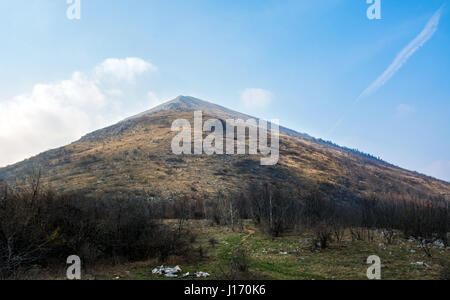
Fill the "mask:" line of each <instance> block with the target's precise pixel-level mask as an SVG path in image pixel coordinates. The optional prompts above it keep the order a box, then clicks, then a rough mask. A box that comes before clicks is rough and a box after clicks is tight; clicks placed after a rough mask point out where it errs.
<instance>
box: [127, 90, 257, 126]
mask: <svg viewBox="0 0 450 300" xmlns="http://www.w3.org/2000/svg"><path fill="white" fill-rule="evenodd" d="M181 111H202V112H203V113H204V114H209V115H212V116H215V117H218V118H223V119H226V118H233V119H245V120H246V119H249V118H252V117H251V116H248V115H245V114H242V113H240V112H237V111H233V110H231V109H228V108H225V107H223V106H220V105H217V104H214V103H211V102H208V101H204V100H200V99H198V98H194V97H191V96H183V95H180V96H178V97H176V98H175V99H173V100H171V101H168V102H166V103H163V104H161V105H158V106H156V107H154V108H152V109H150V110H147V111H144V112H142V113H140V114H138V115H136V116H133V117H131V118H129V119H127V120H130V119H131V120H132V119H137V118H140V117H144V116H148V115H152V114H156V113H159V112H181Z"/></svg>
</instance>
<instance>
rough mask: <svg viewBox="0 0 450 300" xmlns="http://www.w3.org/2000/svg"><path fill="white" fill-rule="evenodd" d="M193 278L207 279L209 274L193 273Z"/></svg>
mask: <svg viewBox="0 0 450 300" xmlns="http://www.w3.org/2000/svg"><path fill="white" fill-rule="evenodd" d="M195 276H196V277H197V278H208V277H209V276H211V275H209V273H206V272H201V271H200V272H197V273H195Z"/></svg>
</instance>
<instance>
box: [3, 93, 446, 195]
mask: <svg viewBox="0 0 450 300" xmlns="http://www.w3.org/2000/svg"><path fill="white" fill-rule="evenodd" d="M194 110H202V111H203V112H204V120H206V119H210V118H220V119H226V118H230V117H231V118H248V116H246V115H243V114H240V113H236V112H233V111H231V110H228V109H225V108H223V107H220V106H216V105H213V104H211V103H208V102H204V101H200V100H197V99H194V98H190V97H179V98H177V99H175V100H173V101H171V102H169V103H166V104H164V105H162V106H160V107H157V108H155V109H153V110H151V111H148V112H145V113H143V114H140V115H138V116H135V117H133V118H129V119H127V120H125V121H123V122H120V123H118V124H116V125H113V126H111V127H108V128H105V129H102V130H99V131H96V132H94V133H91V134H89V135H87V136H85V137H84V138H82V139H81V140H79V141H77V142H74V143H73V144H70V145H68V146H65V147H62V148H59V149H55V150H51V151H48V152H45V153H42V154H40V155H38V156H36V157H33V158H30V159H28V160H26V161H23V162H20V163H17V164H15V165H12V166H9V167H6V168H3V169H0V180H2V179H4V180H8V181H10V182H13V181H15V180H16V179H21V178H23V177H24V176H26V175H29V174H31V173H32V172H33V171H34V170H37V169H41V170H42V176H43V179H44V181H45V182H47V183H48V184H50V185H51V186H52V187H54V188H56V189H57V190H61V191H68V192H70V191H85V192H87V193H89V194H91V195H93V194H104V193H108V194H109V193H114V194H119V193H125V194H139V195H145V196H152V197H155V196H156V197H162V198H172V197H176V195H179V194H183V193H187V194H192V195H194V196H196V197H201V196H205V197H206V196H213V197H215V195H217V193H218V192H220V191H235V192H238V191H239V190H240V189H242V188H246V187H247V186H248V185H250V184H252V183H253V182H257V181H271V182H276V183H278V184H279V185H281V186H282V187H284V188H286V189H287V188H289V189H290V188H300V190H321V191H323V192H324V193H326V194H327V195H328V196H329V197H332V198H335V199H337V200H342V201H349V200H352V199H356V198H367V197H370V196H371V195H385V196H387V197H392V198H396V199H401V198H408V197H414V198H423V197H427V198H428V197H434V196H442V195H449V194H450V184H449V183H446V182H443V181H439V180H436V179H433V178H430V177H426V176H423V175H420V174H417V173H414V172H410V171H406V170H403V169H400V168H397V167H395V166H392V165H389V164H387V163H384V162H382V161H379V160H376V159H373V158H370V157H367V156H364V155H359V154H356V153H353V152H351V151H348V150H345V149H340V148H338V147H334V146H331V145H328V144H326V143H322V142H318V141H316V140H314V139H313V138H311V137H309V136H308V135H304V134H299V133H296V132H294V131H291V130H288V129H286V128H282V129H281V136H280V161H279V163H278V165H276V166H260V161H259V157H257V156H256V157H255V156H248V155H232V156H230V155H212V156H208V155H201V156H194V155H183V156H177V155H174V154H172V151H171V146H170V145H171V141H172V138H173V137H174V136H175V134H176V133H175V132H171V125H172V121H173V120H175V119H187V120H190V121H191V122H192V123H193V121H192V120H193V111H194Z"/></svg>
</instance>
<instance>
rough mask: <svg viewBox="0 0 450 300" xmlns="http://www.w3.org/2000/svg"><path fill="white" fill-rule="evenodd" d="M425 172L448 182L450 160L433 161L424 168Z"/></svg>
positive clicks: (449, 180) (449, 178)
mask: <svg viewBox="0 0 450 300" xmlns="http://www.w3.org/2000/svg"><path fill="white" fill-rule="evenodd" d="M425 173H426V174H429V175H431V176H433V177H435V178H439V179H442V180H445V181H448V182H450V161H445V160H439V161H435V162H433V163H431V164H430V165H429V166H428V167H427V168H426V169H425Z"/></svg>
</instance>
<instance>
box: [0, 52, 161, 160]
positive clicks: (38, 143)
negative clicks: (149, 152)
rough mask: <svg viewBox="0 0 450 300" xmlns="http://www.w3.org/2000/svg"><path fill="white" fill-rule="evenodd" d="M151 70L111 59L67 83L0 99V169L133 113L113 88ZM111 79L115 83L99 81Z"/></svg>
mask: <svg viewBox="0 0 450 300" xmlns="http://www.w3.org/2000/svg"><path fill="white" fill-rule="evenodd" d="M152 66H153V65H151V64H150V63H149V62H146V61H144V60H142V59H139V58H133V59H116V58H110V59H107V60H105V61H104V62H102V63H101V64H99V65H98V66H97V67H95V68H94V69H93V70H91V71H88V72H74V73H73V75H72V76H71V77H70V78H69V79H66V80H61V81H58V82H52V83H45V84H36V85H35V86H34V87H33V88H32V89H31V91H30V92H28V93H23V94H20V95H17V96H15V97H13V98H11V99H5V100H4V99H0V116H2V117H1V118H0V167H3V166H5V165H7V164H10V163H14V162H17V161H19V160H22V159H24V158H26V157H29V156H31V155H34V154H36V153H39V152H42V151H45V150H48V149H49V148H55V147H58V146H61V145H64V144H67V143H69V142H73V141H74V140H75V139H78V138H80V137H81V136H82V135H84V134H86V133H88V132H90V131H92V130H95V129H98V128H101V127H104V126H106V125H109V124H112V123H113V122H117V121H119V120H120V119H123V118H125V117H126V116H127V115H130V114H133V113H136V112H137V111H135V110H134V106H133V105H131V104H130V103H129V100H128V99H127V97H126V95H125V94H124V93H123V92H122V90H120V89H118V88H117V87H118V86H125V87H126V86H128V85H130V83H132V82H133V81H134V79H135V78H137V76H139V75H142V74H143V73H145V72H147V71H151V70H154V69H155V68H156V67H152ZM100 75H101V76H100ZM110 77H112V78H113V79H114V82H112V83H108V82H104V81H103V79H105V78H110ZM150 96H151V95H150V94H149V98H150V100H151V101H155V99H154V98H155V97H154V96H153V97H150ZM145 104H147V103H145ZM144 107H145V109H148V106H147V105H145V106H144Z"/></svg>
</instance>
